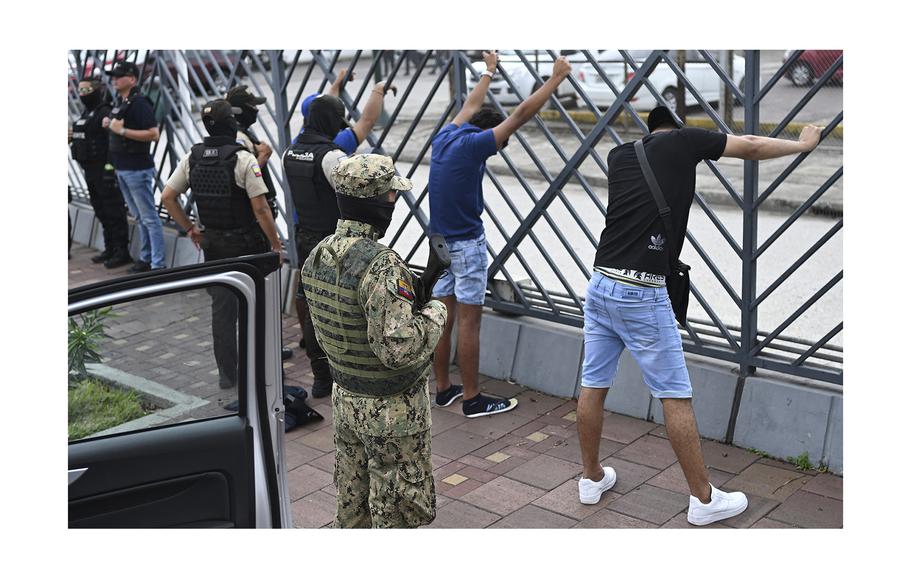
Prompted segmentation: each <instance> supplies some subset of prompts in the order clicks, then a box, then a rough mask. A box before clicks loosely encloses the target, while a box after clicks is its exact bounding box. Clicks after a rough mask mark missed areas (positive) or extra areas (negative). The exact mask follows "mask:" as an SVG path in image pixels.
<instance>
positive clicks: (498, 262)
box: [489, 52, 660, 274]
mask: <svg viewBox="0 0 910 568" xmlns="http://www.w3.org/2000/svg"><path fill="white" fill-rule="evenodd" d="M659 58H660V54H659V53H657V52H655V53H652V54H651V55H649V56H648V58H647V59H646V60H645V62H644V63H642V66H641V68H640V69H639V71H638V72H637V73H636V74H635V75H634V76H633V77H632V80H631V81H629V83H628V84H627V85H626V88H625V89H623V93H622V94H623V95H625V94H626V93H633V92H635V90H636V89H637V88H638V87H639V86H640V84H641V81H642V79H643V78H644V75H643V73H647V72H648V71H650V70H651V69H652V68H653V67H654V66H655V65H656V64H657V61H658V59H659ZM621 108H622V105H621V104H617V103H615V102H614V103H613V104H612V105H610V108H609V109H607V111H606V112H605V113H604V114H603V116H601V117H600V120H599V121H598V122H597V124H596V125H595V126H594V128H593V129H592V130H591V133H590V134H588V137H587V138H586V139H585V141H584V142H583V143H582V145H581V147H580V148H579V149H578V150H577V151H576V152H575V154H574V155H573V156H572V157H571V158H570V159H569V161H568V162H566V165H565V167H563V169H562V171H560V172H559V174H558V175H557V176H556V178H555V179H554V180H553V181H552V182H551V183H550V187H549V188H548V189H547V190H546V192H544V194H543V196H542V197H541V199H540V200H538V202H537V203H536V204H535V205H534V208H533V209H532V210H531V212H530V214H529V215H528V216H527V217H525V222H524V223H522V225H521V227H519V228H518V230H517V231H516V232H515V234H514V235H512V238H510V239H509V241H508V243H506V246H505V247H504V248H503V252H501V253H500V254H499V255H498V256H497V257H496V258H495V259H494V260H493V262H492V263H491V264H490V269H489V272H490V274H496V271H497V270H498V269H499V267H500V266H502V265H503V264H505V261H506V260H507V259H508V257H509V256H510V254H511V252H512V251H513V250H514V249H515V248H516V247H517V246H518V243H520V242H521V241H522V240H523V239H524V237H525V236H526V235H527V234H528V232H529V231H530V227H531V225H532V224H533V223H534V222H535V221H536V220H537V218H539V217H540V215H541V214H542V212H543V210H544V209H546V208H547V206H548V205H549V204H550V203H551V202H552V201H553V199H555V198H556V194H557V193H558V192H559V191H560V190H562V188H563V186H564V185H565V184H566V182H567V181H568V180H569V177H571V176H573V175H575V170H576V168H578V166H579V164H581V162H582V161H583V160H584V159H585V157H586V156H587V155H588V152H589V151H590V150H591V148H592V147H593V146H594V145H595V144H597V141H598V140H600V137H601V136H602V135H603V133H604V130H605V129H606V126H607V124H608V123H610V122H611V121H612V120H613V119H614V118H615V117H616V116H617V114H618V113H619V111H620V109H621Z"/></svg>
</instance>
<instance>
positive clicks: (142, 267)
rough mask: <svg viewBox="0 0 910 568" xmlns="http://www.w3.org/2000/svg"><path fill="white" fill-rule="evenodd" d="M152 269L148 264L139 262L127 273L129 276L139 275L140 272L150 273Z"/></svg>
mask: <svg viewBox="0 0 910 568" xmlns="http://www.w3.org/2000/svg"><path fill="white" fill-rule="evenodd" d="M151 269H152V265H151V264H149V263H147V262H142V261H141V260H137V261H136V263H135V264H134V265H132V266H131V267H130V268H129V270H127V272H128V273H129V274H139V273H140V272H148V271H150V270H151Z"/></svg>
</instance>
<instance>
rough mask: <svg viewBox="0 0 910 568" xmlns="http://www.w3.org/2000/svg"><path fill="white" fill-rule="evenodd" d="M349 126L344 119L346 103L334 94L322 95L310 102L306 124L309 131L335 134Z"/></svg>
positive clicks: (329, 134)
mask: <svg viewBox="0 0 910 568" xmlns="http://www.w3.org/2000/svg"><path fill="white" fill-rule="evenodd" d="M347 126H348V123H347V122H345V120H344V103H343V102H341V99H339V98H338V97H333V96H332V95H320V96H318V97H316V98H315V99H313V102H312V103H310V115H309V117H308V118H307V120H306V124H304V128H305V129H306V131H307V132H310V133H317V134H322V135H323V136H325V137H326V138H329V139H334V138H335V136H336V135H337V134H338V133H339V132H341V131H342V130H343V129H344V128H346V127H347Z"/></svg>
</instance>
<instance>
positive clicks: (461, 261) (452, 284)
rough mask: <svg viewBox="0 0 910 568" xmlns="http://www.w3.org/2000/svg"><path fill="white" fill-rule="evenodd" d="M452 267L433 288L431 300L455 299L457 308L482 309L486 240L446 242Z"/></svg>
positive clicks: (485, 271) (485, 287)
mask: <svg viewBox="0 0 910 568" xmlns="http://www.w3.org/2000/svg"><path fill="white" fill-rule="evenodd" d="M446 244H447V245H449V255H450V256H451V257H452V266H450V267H449V269H448V270H447V271H446V273H445V274H444V275H443V277H442V278H440V279H439V281H438V282H436V286H435V287H434V288H433V297H434V298H443V297H445V296H453V295H454V296H455V301H456V302H458V303H459V304H471V305H474V306H482V305H483V302H484V298H485V297H486V294H487V240H486V237H484V236H483V235H481V236H479V237H477V238H476V239H466V240H463V241H446Z"/></svg>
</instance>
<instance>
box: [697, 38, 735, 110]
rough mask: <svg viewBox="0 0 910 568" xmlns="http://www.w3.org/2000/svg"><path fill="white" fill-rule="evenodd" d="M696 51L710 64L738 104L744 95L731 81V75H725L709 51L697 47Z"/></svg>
mask: <svg viewBox="0 0 910 568" xmlns="http://www.w3.org/2000/svg"><path fill="white" fill-rule="evenodd" d="M698 53H699V54H701V56H702V58H703V59H704V60H705V63H707V64H708V65H710V66H711V69H713V70H714V72H715V73H717V75H718V77H720V80H721V81H723V82H724V85H726V87H727V88H728V89H730V92H731V93H732V94H733V97H734V98H735V99H736V100H737V101H739V104H742V103H743V99H744V97H745V95H743V92H742V91H740V90H739V86H737V85H735V84H734V83H733V77H727V72H726V71H725V70H723V69H721V67H720V64H719V63H718V62H717V61H715V60H714V57H713V56H712V55H711V52H710V51H708V50H705V49H699V50H698Z"/></svg>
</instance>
